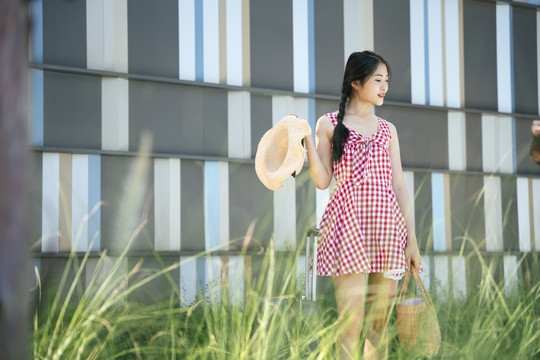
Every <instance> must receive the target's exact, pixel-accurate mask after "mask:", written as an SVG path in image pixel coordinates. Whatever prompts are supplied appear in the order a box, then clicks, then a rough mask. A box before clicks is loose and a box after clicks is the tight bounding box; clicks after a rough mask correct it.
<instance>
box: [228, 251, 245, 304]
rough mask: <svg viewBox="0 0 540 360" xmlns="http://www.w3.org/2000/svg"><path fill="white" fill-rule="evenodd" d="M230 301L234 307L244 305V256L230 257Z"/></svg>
mask: <svg viewBox="0 0 540 360" xmlns="http://www.w3.org/2000/svg"><path fill="white" fill-rule="evenodd" d="M228 273H229V301H230V302H231V304H233V305H239V304H243V303H244V293H245V290H244V288H245V287H244V282H245V281H244V276H245V274H244V256H229V268H228Z"/></svg>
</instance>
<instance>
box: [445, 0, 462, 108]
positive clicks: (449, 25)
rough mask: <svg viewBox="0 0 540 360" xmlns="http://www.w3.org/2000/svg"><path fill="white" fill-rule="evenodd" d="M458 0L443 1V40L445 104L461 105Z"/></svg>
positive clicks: (457, 106)
mask: <svg viewBox="0 0 540 360" xmlns="http://www.w3.org/2000/svg"><path fill="white" fill-rule="evenodd" d="M459 23H460V19H459V0H445V1H444V42H445V46H446V48H445V52H444V53H445V58H446V59H445V63H444V64H445V67H446V106H448V107H451V108H460V107H461V83H460V81H461V69H460V63H461V62H460V59H461V54H460V49H461V47H460V44H459V34H460V31H459Z"/></svg>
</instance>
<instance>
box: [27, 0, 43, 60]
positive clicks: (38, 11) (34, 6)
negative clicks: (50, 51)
mask: <svg viewBox="0 0 540 360" xmlns="http://www.w3.org/2000/svg"><path fill="white" fill-rule="evenodd" d="M30 14H31V17H32V40H31V41H32V44H31V49H32V61H33V62H35V63H43V0H33V1H32V2H31V4H30Z"/></svg>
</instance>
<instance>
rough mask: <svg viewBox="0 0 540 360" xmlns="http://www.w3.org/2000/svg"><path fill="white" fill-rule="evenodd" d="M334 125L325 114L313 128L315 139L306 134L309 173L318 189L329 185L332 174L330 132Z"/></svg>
mask: <svg viewBox="0 0 540 360" xmlns="http://www.w3.org/2000/svg"><path fill="white" fill-rule="evenodd" d="M333 132H334V126H333V125H332V122H331V121H330V119H329V118H328V117H327V116H321V117H320V118H319V120H318V121H317V126H316V129H315V141H313V137H312V136H311V135H308V136H306V137H305V138H304V140H305V143H306V150H307V158H308V166H309V175H310V176H311V179H313V182H314V183H315V186H316V187H317V188H318V189H321V190H324V189H326V188H328V186H330V182H331V181H332V176H333V168H332V134H333Z"/></svg>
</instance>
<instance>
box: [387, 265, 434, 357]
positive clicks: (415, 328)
mask: <svg viewBox="0 0 540 360" xmlns="http://www.w3.org/2000/svg"><path fill="white" fill-rule="evenodd" d="M412 274H413V276H414V278H415V280H416V283H417V284H418V287H419V288H420V291H421V292H422V297H421V298H412V299H408V300H404V299H403V298H404V295H405V293H406V292H407V288H408V285H409V278H410V275H411V272H407V274H406V275H405V278H404V279H403V283H402V284H401V289H400V291H399V297H398V302H397V304H398V305H397V307H396V312H397V322H396V326H397V332H398V338H399V342H400V344H401V346H402V347H403V349H404V350H405V351H406V352H407V353H409V354H411V355H423V356H433V355H435V354H437V352H438V351H439V346H440V345H441V330H440V328H439V322H438V320H437V313H436V312H435V307H434V306H433V302H432V301H431V297H430V296H429V294H428V292H427V290H426V287H425V286H424V283H423V282H422V280H421V279H420V277H419V276H418V272H417V271H412Z"/></svg>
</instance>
